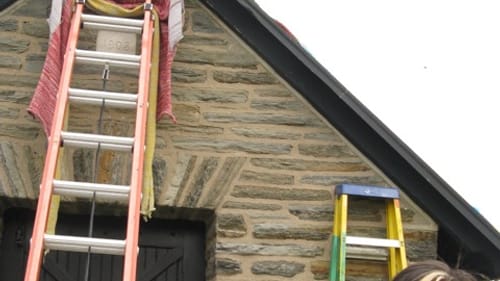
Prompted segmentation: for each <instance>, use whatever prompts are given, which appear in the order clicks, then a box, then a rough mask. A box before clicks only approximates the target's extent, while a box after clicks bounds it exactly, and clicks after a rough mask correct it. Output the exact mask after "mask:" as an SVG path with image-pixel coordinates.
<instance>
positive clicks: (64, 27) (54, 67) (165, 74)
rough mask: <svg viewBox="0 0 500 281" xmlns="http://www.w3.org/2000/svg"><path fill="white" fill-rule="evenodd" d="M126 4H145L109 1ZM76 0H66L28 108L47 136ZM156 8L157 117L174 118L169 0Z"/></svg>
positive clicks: (133, 0) (162, 0)
mask: <svg viewBox="0 0 500 281" xmlns="http://www.w3.org/2000/svg"><path fill="white" fill-rule="evenodd" d="M109 2H112V3H115V4H118V5H121V6H123V7H125V8H132V7H135V6H137V5H142V3H144V1H143V0H142V1H141V0H122V1H109ZM72 3H73V0H66V1H65V2H64V6H63V10H62V16H61V17H62V18H61V23H60V24H59V26H58V27H57V28H56V30H55V31H54V33H52V36H51V38H50V40H49V47H48V50H47V55H46V58H45V63H44V66H43V68H42V73H41V75H40V80H39V81H38V85H37V87H36V88H35V93H34V94H33V97H32V99H31V102H30V104H29V107H28V112H29V113H30V114H31V115H33V116H34V117H35V118H36V119H38V120H39V121H40V122H41V124H42V126H43V128H44V131H45V134H46V135H47V136H48V135H49V134H50V129H51V126H52V119H53V115H54V109H55V104H56V98H57V90H58V87H59V80H60V76H61V70H62V65H63V60H64V53H65V50H66V42H67V40H68V34H69V29H70V25H71V5H72ZM153 4H154V8H155V9H156V10H157V12H158V14H159V16H160V41H161V42H160V45H161V47H160V73H159V83H158V106H157V109H156V116H157V119H160V118H162V117H163V116H165V115H167V116H169V117H170V118H172V120H173V121H174V122H175V117H174V115H173V113H172V104H171V92H172V88H171V74H172V72H171V70H172V63H173V60H174V56H175V47H174V48H172V49H169V48H168V38H169V37H168V33H169V32H168V24H167V23H168V14H169V0H156V1H155V0H153Z"/></svg>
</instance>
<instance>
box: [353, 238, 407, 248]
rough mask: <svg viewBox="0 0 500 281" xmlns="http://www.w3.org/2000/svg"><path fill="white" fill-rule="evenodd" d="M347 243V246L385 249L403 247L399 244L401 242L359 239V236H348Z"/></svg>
mask: <svg viewBox="0 0 500 281" xmlns="http://www.w3.org/2000/svg"><path fill="white" fill-rule="evenodd" d="M345 243H346V244H347V245H360V246H371V247H384V248H399V247H401V243H400V242H399V240H393V239H381V238H369V237H357V236H346V240H345Z"/></svg>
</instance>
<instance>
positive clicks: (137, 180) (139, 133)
mask: <svg viewBox="0 0 500 281" xmlns="http://www.w3.org/2000/svg"><path fill="white" fill-rule="evenodd" d="M144 5H145V6H144V26H143V32H142V42H141V61H140V71H139V86H138V93H137V116H136V122H135V133H134V136H135V138H134V150H133V155H132V171H131V178H130V197H129V210H128V218H127V232H126V240H127V243H126V245H125V258H124V263H123V265H124V266H123V281H135V279H136V275H137V254H138V242H139V223H140V206H141V195H142V180H143V168H144V146H145V135H146V124H147V113H148V112H147V111H148V96H149V79H150V78H149V77H150V69H151V56H152V54H151V53H152V51H151V49H152V38H153V23H154V21H153V18H152V17H153V14H152V4H151V0H147V1H146V3H145V4H144ZM147 6H149V8H150V9H147V8H146V7H147Z"/></svg>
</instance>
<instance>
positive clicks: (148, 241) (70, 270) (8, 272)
mask: <svg viewBox="0 0 500 281" xmlns="http://www.w3.org/2000/svg"><path fill="white" fill-rule="evenodd" d="M32 221H33V213H32V212H31V211H27V210H23V209H11V210H8V211H7V212H6V215H5V220H4V235H3V239H2V245H1V247H0V249H1V251H0V280H9V281H17V280H23V275H24V266H25V263H26V257H27V252H28V241H29V237H31V234H30V231H31V228H32ZM88 221H89V218H88V217H87V216H80V215H71V216H69V215H65V216H60V218H59V220H58V230H57V231H58V234H64V235H79V236H85V235H87V232H88V224H89V222H88ZM94 225H95V226H94V236H96V237H102V238H116V239H123V238H124V237H123V233H124V230H125V220H124V219H123V218H116V217H96V219H95V223H94ZM204 233H205V231H204V226H203V225H202V224H201V223H192V222H182V221H166V220H152V221H151V222H148V223H142V225H141V235H140V240H139V247H140V249H139V257H138V268H137V271H138V274H137V280H138V281H160V280H162V281H171V280H175V281H183V280H186V281H187V280H190V281H191V280H193V281H195V280H205V277H204V276H205V262H204V256H205V255H204V251H205V250H204V240H205V239H204ZM88 261H89V262H88ZM87 264H88V265H87ZM122 264H123V257H121V256H109V255H97V254H92V255H90V258H89V257H88V256H87V254H85V253H69V252H62V251H51V252H50V253H48V254H47V255H46V256H45V259H44V264H43V268H42V273H41V276H40V280H41V281H82V280H84V278H85V276H86V274H88V277H89V278H88V280H91V281H104V280H106V281H115V280H116V281H120V280H122ZM87 266H88V268H89V270H88V271H87ZM86 272H88V273H86Z"/></svg>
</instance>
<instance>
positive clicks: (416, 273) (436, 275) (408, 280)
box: [393, 260, 477, 281]
mask: <svg viewBox="0 0 500 281" xmlns="http://www.w3.org/2000/svg"><path fill="white" fill-rule="evenodd" d="M476 280H477V279H476V278H475V277H474V276H472V274H470V273H468V272H467V271H464V270H461V269H454V268H450V267H449V266H448V265H447V264H445V263H443V262H440V261H436V260H429V261H422V262H416V263H413V264H411V265H409V266H408V267H406V268H405V269H403V270H402V271H401V272H399V273H398V274H397V275H396V276H395V277H394V279H393V281H476Z"/></svg>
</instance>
